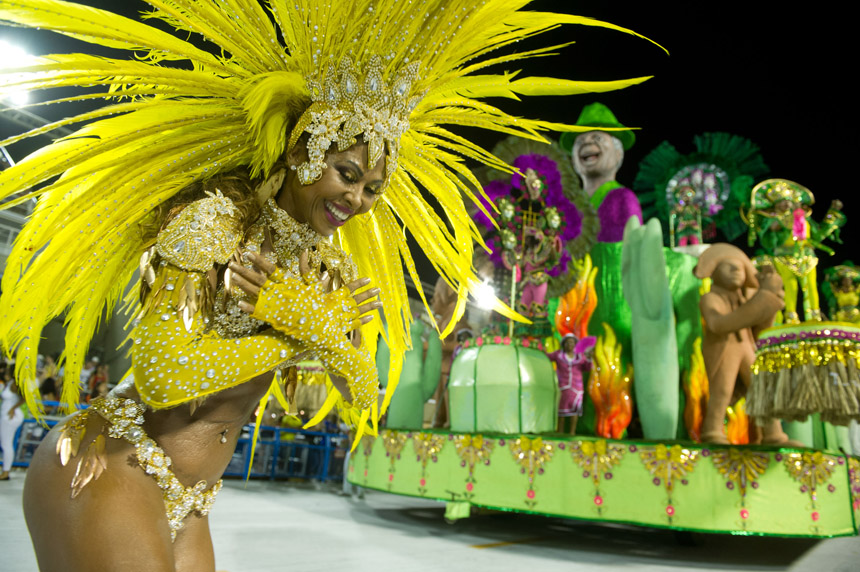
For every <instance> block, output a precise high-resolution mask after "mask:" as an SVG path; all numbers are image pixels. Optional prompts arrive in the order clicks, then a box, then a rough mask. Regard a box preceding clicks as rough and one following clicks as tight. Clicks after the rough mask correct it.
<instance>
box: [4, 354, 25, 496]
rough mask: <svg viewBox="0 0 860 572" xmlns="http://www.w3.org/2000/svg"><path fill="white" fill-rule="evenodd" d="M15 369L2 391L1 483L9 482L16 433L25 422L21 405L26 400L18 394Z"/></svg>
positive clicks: (8, 371) (10, 370)
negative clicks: (14, 375)
mask: <svg viewBox="0 0 860 572" xmlns="http://www.w3.org/2000/svg"><path fill="white" fill-rule="evenodd" d="M13 371H14V370H13V368H11V367H10V368H7V369H6V373H5V375H4V380H3V388H2V391H0V398H2V402H0V449H2V450H3V472H2V473H0V481H8V480H9V470H10V469H11V468H12V462H13V461H14V460H15V433H16V432H17V431H18V427H20V426H21V423H23V422H24V412H23V411H21V405H23V403H24V398H22V397H21V395H20V393H19V392H18V386H17V385H16V384H15V379H14V377H13Z"/></svg>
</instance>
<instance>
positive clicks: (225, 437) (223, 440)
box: [221, 429, 228, 443]
mask: <svg viewBox="0 0 860 572" xmlns="http://www.w3.org/2000/svg"><path fill="white" fill-rule="evenodd" d="M227 431H228V429H224V431H222V432H221V442H222V443H226V442H227Z"/></svg>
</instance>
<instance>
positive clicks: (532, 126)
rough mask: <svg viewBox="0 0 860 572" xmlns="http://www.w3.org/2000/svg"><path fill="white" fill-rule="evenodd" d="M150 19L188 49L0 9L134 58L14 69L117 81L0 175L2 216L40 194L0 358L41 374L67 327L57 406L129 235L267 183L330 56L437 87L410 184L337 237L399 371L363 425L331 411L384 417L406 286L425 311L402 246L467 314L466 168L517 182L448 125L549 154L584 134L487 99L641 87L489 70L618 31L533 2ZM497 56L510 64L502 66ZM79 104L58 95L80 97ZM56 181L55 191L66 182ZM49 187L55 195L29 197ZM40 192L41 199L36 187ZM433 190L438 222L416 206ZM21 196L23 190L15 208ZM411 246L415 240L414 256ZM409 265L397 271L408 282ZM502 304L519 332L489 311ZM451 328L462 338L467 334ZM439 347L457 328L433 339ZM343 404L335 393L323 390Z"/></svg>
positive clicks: (411, 146)
mask: <svg viewBox="0 0 860 572" xmlns="http://www.w3.org/2000/svg"><path fill="white" fill-rule="evenodd" d="M148 3H149V4H150V5H151V6H152V11H151V12H149V13H147V14H146V16H145V17H146V18H155V19H158V20H162V21H164V22H167V23H168V24H169V25H171V26H173V27H174V28H175V29H176V30H177V31H178V32H177V35H173V34H170V33H168V32H164V31H161V30H159V29H157V28H154V27H152V26H149V25H147V24H145V23H142V22H138V21H134V20H130V19H128V18H124V17H121V16H118V15H115V14H112V13H110V12H106V11H103V10H98V9H94V8H90V7H86V6H80V5H77V4H73V3H69V2H63V1H60V0H26V1H25V0H0V22H5V23H7V24H11V25H17V26H27V27H33V28H36V27H38V28H41V29H44V30H53V31H56V32H59V33H62V34H66V35H68V36H71V37H75V38H79V39H82V40H84V41H87V42H90V43H93V44H98V45H102V46H107V47H111V48H119V49H126V50H133V51H135V55H136V56H137V57H136V58H135V59H129V60H122V59H114V58H97V57H94V56H89V55H83V54H61V55H51V56H44V57H42V58H39V59H38V60H37V61H36V62H35V63H32V64H30V65H28V66H27V67H21V68H16V69H10V70H6V71H4V75H3V76H2V81H3V83H2V84H0V86H12V85H15V86H18V87H23V88H27V89H50V88H56V87H62V88H68V87H81V88H83V87H85V86H106V89H107V91H106V93H105V94H102V95H107V96H108V97H109V98H112V99H113V101H112V103H111V104H110V105H108V106H106V107H104V108H101V109H98V110H96V111H92V112H88V113H82V114H79V115H72V116H70V117H69V118H68V119H65V120H63V121H60V122H57V123H55V124H53V125H51V126H49V127H48V128H46V129H38V130H34V131H31V132H28V133H24V134H22V135H20V136H15V137H12V138H10V139H7V141H5V142H3V144H10V143H12V142H14V141H18V140H21V139H25V138H29V137H34V136H36V135H40V134H42V133H45V132H47V130H49V129H53V128H56V127H59V126H69V125H74V124H80V123H84V122H88V121H89V122H90V123H86V124H85V125H84V127H81V128H80V129H79V130H78V131H77V132H76V133H75V135H73V136H72V137H67V138H64V139H60V140H58V141H56V142H55V143H53V144H52V145H49V146H47V147H45V148H44V149H41V150H39V151H37V152H36V153H34V154H33V155H31V156H30V157H28V158H26V159H24V160H22V161H21V162H20V163H19V164H18V165H16V166H15V167H13V168H11V169H8V170H7V171H4V172H2V173H0V200H2V201H7V200H8V199H10V197H15V199H13V200H9V201H8V202H5V203H4V207H8V206H11V205H12V204H15V202H16V201H21V200H27V199H29V198H31V197H39V204H38V207H37V208H36V211H35V212H34V213H33V216H32V219H31V221H30V222H29V223H28V224H27V225H26V227H25V228H24V230H23V231H22V232H21V234H20V236H19V237H18V240H17V241H16V243H15V246H14V248H13V252H12V254H11V256H10V257H9V262H8V264H7V269H6V273H5V275H4V277H3V284H2V286H3V295H2V299H0V322H2V325H0V345H2V347H3V348H4V349H5V351H7V352H8V353H11V354H15V355H16V357H17V366H16V367H17V374H18V379H20V380H35V379H36V375H35V363H36V356H37V352H38V342H39V338H40V336H41V332H42V330H43V328H44V327H45V325H46V324H47V323H48V322H49V321H50V320H51V319H52V318H54V317H57V316H60V315H65V320H66V327H67V340H66V352H65V354H64V356H63V359H64V361H65V367H66V379H67V381H70V383H66V384H65V389H64V393H63V401H64V402H65V403H66V405H67V406H68V407H70V408H72V407H74V406H76V404H77V400H78V391H79V390H78V388H77V387H76V384H74V383H71V381H72V380H75V379H77V378H78V376H79V373H80V370H81V367H82V364H83V361H84V356H85V355H86V351H87V347H88V344H89V340H90V339H91V337H92V335H93V332H94V331H95V330H96V328H97V327H98V324H99V321H100V320H101V319H102V316H103V315H105V312H106V310H110V309H112V308H113V306H114V305H115V304H116V303H117V301H118V298H119V296H120V295H121V292H122V290H123V288H124V286H125V285H126V284H127V283H128V281H129V280H130V278H131V276H132V273H133V271H134V268H135V265H136V262H137V258H138V256H139V255H140V253H141V252H142V251H143V249H144V248H145V247H147V246H149V245H145V244H143V239H142V237H141V236H140V234H139V232H138V231H137V228H138V225H139V224H140V223H141V222H142V221H144V220H145V219H146V217H147V216H148V215H149V213H151V212H152V210H153V209H154V208H155V207H157V206H158V205H160V204H162V203H163V202H164V201H167V200H168V199H170V198H171V197H172V196H173V195H175V194H176V193H177V192H179V191H180V190H182V189H183V188H184V187H186V186H187V185H188V184H189V183H191V182H193V181H197V180H200V179H205V178H207V177H211V176H213V175H215V174H217V173H221V172H225V171H229V170H231V169H234V168H237V167H240V166H246V167H250V169H251V170H252V172H253V173H254V175H255V176H257V175H259V176H260V177H265V176H267V175H268V174H269V171H270V169H271V168H272V166H273V165H274V164H275V162H276V161H277V160H278V159H279V158H280V157H282V156H283V154H284V152H285V148H286V146H287V141H286V137H287V134H288V133H289V127H290V126H291V125H293V124H294V123H295V121H296V120H297V119H298V117H299V116H300V115H301V113H302V112H303V111H304V110H305V109H306V108H307V105H308V104H309V94H308V92H307V87H306V84H305V81H306V80H307V79H313V78H315V77H317V75H318V74H319V73H320V71H321V70H322V69H323V67H324V66H326V65H328V62H329V61H339V60H340V59H341V58H342V57H343V56H346V55H349V56H351V57H352V58H353V60H354V61H355V62H356V65H357V66H359V68H360V69H364V67H365V66H366V64H367V62H368V61H369V59H370V58H371V57H372V56H374V55H381V56H383V59H384V62H385V66H386V67H385V72H384V73H385V77H386V78H391V77H393V76H394V74H395V73H396V72H397V70H398V69H399V68H400V67H402V66H403V65H405V63H406V62H409V61H416V60H417V61H420V63H421V68H420V73H419V78H418V80H417V81H416V83H415V84H414V85H413V89H414V90H415V93H423V92H426V93H425V95H424V97H423V99H422V101H421V103H420V104H419V105H418V106H417V107H416V108H415V109H414V111H413V112H412V114H411V115H410V117H409V121H410V125H411V129H410V131H409V132H407V133H406V134H405V135H404V136H403V138H402V145H401V150H400V165H401V168H400V170H399V171H398V172H397V173H396V174H395V175H394V176H393V178H392V180H391V183H390V186H389V188H388V190H387V192H386V194H385V196H384V198H383V199H382V200H380V201H379V202H378V203H379V204H378V205H377V208H376V209H375V211H374V212H373V213H372V214H369V215H365V216H361V217H358V218H357V219H355V220H353V221H351V222H350V223H349V224H347V225H346V226H345V227H343V228H342V229H341V230H340V231H339V233H338V235H337V236H336V237H335V240H336V241H338V242H339V243H340V245H341V246H342V247H343V248H344V250H346V251H347V252H349V253H351V254H352V256H353V258H354V260H355V261H356V263H357V264H358V267H359V271H360V274H361V275H362V276H368V277H370V278H371V279H372V280H373V282H374V283H375V284H376V285H378V286H379V287H380V288H382V295H381V299H382V302H383V304H384V310H383V313H384V318H385V322H386V323H387V324H388V332H387V333H386V332H385V331H384V328H383V327H382V323H381V321H375V322H372V323H371V324H368V325H366V326H364V327H363V328H362V333H363V335H364V341H365V347H366V349H367V350H368V351H371V352H373V351H375V349H376V341H377V339H378V337H379V336H386V338H387V343H388V345H389V347H390V348H391V352H392V360H391V371H390V372H389V376H388V378H389V380H390V381H389V391H387V392H386V398H385V401H384V402H383V404H382V406H381V407H379V408H376V407H374V410H373V411H362V412H356V411H351V410H349V409H348V408H343V405H342V404H340V405H339V404H338V398H337V396H333V397H332V398H331V399H330V400H329V401H328V402H327V409H330V408H332V407H340V408H342V413H343V414H344V415H345V416H347V417H349V418H350V419H352V420H353V421H355V422H356V423H358V424H359V429H358V432H359V434H360V433H362V432H363V431H365V425H366V422H367V421H368V420H369V419H370V420H371V421H372V428H368V429H370V430H371V431H374V430H375V428H376V421H377V419H378V416H379V415H380V413H382V412H384V411H385V409H386V408H387V406H388V404H389V402H390V398H391V394H392V391H393V389H394V388H395V387H396V385H397V379H398V377H399V372H400V368H401V367H402V353H403V352H404V351H405V350H406V349H407V348H408V346H409V344H410V337H409V324H410V322H411V320H412V316H411V315H410V312H409V304H408V299H407V294H406V287H405V274H406V273H408V274H409V275H410V276H411V278H412V280H413V281H414V282H415V286H416V288H417V289H418V292H419V295H420V296H421V297H422V299H424V302H425V304H426V303H427V300H426V296H425V294H424V292H423V291H422V289H421V286H420V280H419V279H418V276H417V271H416V269H415V265H414V263H413V260H412V256H411V254H410V246H414V245H411V244H410V242H411V241H412V240H414V241H415V243H416V244H417V246H418V247H419V248H421V249H422V250H424V251H425V252H426V253H427V256H428V257H429V259H430V261H431V262H432V263H433V265H434V266H435V268H436V269H437V270H438V271H439V273H440V275H441V276H442V277H443V278H444V279H445V280H446V281H447V282H448V283H449V284H450V285H451V286H452V287H453V288H454V289H455V290H456V291H457V292H458V295H459V296H460V303H459V304H458V305H457V313H458V314H459V313H462V311H463V310H464V305H465V299H466V296H467V294H468V293H469V292H475V289H476V288H477V287H478V286H479V281H478V279H477V277H476V275H475V272H474V269H473V267H472V245H473V242H477V243H478V244H479V245H480V246H481V247H482V248H486V245H484V244H483V242H482V241H481V240H480V234H479V233H478V230H477V229H476V227H475V224H474V222H473V221H472V220H471V218H470V217H469V216H468V214H467V212H466V209H465V207H464V204H463V201H464V197H465V199H466V200H470V201H474V200H475V197H476V196H477V195H479V194H481V195H482V194H483V190H482V189H481V186H480V184H479V183H478V181H477V179H476V178H475V177H474V176H473V175H472V174H471V173H469V172H468V169H466V167H465V165H464V164H463V160H464V159H472V160H476V161H480V162H482V163H485V164H487V165H490V166H492V167H495V168H498V169H503V170H506V171H512V170H513V169H512V167H510V166H509V165H506V164H505V163H504V162H503V161H501V160H500V159H498V158H496V157H494V156H493V155H492V154H491V153H489V152H488V151H486V150H484V149H482V148H481V147H479V146H477V145H475V144H473V143H471V142H470V141H468V140H466V139H464V138H463V137H461V136H459V135H456V134H454V133H452V132H451V131H450V130H449V126H450V125H459V126H471V127H479V128H482V129H490V130H493V131H496V132H498V133H503V134H510V135H517V136H520V137H524V138H527V139H533V140H537V141H545V140H546V139H545V138H544V133H546V132H547V131H548V130H563V131H564V130H576V129H577V128H576V127H573V126H568V125H559V124H553V123H547V122H541V121H537V120H532V119H526V118H519V117H514V116H512V115H509V114H507V113H505V112H504V111H502V110H500V109H498V108H496V107H493V106H491V105H488V104H487V103H484V102H483V101H482V100H483V99H485V98H488V97H505V98H512V99H518V98H519V97H520V96H533V95H569V94H576V93H589V92H599V91H606V90H611V89H621V88H624V87H628V86H630V85H635V84H637V83H640V82H642V81H644V80H645V79H647V78H633V79H629V80H620V81H612V82H575V81H570V80H562V79H556V78H534V77H521V74H519V73H518V72H515V73H503V74H486V75H482V74H480V73H477V72H479V71H480V70H481V69H483V68H485V67H486V66H488V65H492V64H506V63H511V62H516V61H519V60H524V59H528V58H531V57H543V56H546V55H549V54H550V52H551V51H552V50H557V49H559V48H560V47H561V46H551V47H546V48H538V49H534V50H531V51H526V52H512V53H508V54H507V55H502V56H495V57H492V58H488V57H486V56H487V55H488V54H490V53H492V52H495V51H496V50H498V49H499V48H502V47H504V46H511V45H513V44H515V43H516V42H518V41H520V40H523V39H525V38H529V37H532V36H535V35H537V34H540V33H543V32H545V31H547V30H550V29H553V28H555V27H558V26H559V25H564V24H578V25H586V26H600V27H604V28H608V29H612V30H615V31H619V32H622V33H628V34H634V35H638V34H635V33H634V32H632V31H630V30H627V29H624V28H619V27H617V26H614V25H612V24H608V23H605V22H599V21H596V20H592V19H589V18H583V17H579V16H571V15H567V14H553V13H544V12H526V11H523V10H522V8H524V7H525V6H526V5H527V4H528V3H529V2H528V1H527V0H485V1H483V2H475V1H474V0H413V1H411V2H409V3H407V4H404V2H402V0H352V1H349V2H330V1H323V0H266V1H265V2H262V3H260V2H258V1H257V0H218V1H216V0H148ZM189 34H193V35H199V36H202V37H204V38H206V39H207V40H208V41H209V42H212V43H214V44H215V45H216V46H217V47H218V48H219V51H218V52H217V53H209V52H206V51H204V50H202V49H200V48H198V47H196V46H195V45H193V44H192V43H190V42H189V41H186V40H184V39H182V37H186V36H188V35H189ZM496 53H499V52H496ZM91 97H94V96H93V95H91V94H86V93H84V94H80V95H75V96H72V97H66V96H65V94H64V97H63V98H59V99H56V100H55V101H58V102H66V103H68V102H72V101H75V100H82V99H87V98H91ZM57 177H58V178H57ZM39 184H46V186H44V187H42V188H37V185H39ZM34 189H37V190H34ZM425 193H429V195H432V196H433V197H434V198H435V200H436V201H437V202H438V204H439V205H441V207H442V211H443V212H442V213H441V214H437V213H436V212H435V211H434V210H433V209H432V208H431V207H430V206H429V204H428V203H427V201H426V200H425V196H427V195H425ZM16 195H17V196H16ZM408 241H409V242H408ZM404 268H405V272H404ZM495 310H496V311H499V312H501V313H503V314H504V315H506V316H509V317H512V318H514V319H520V318H519V316H518V315H517V314H515V313H514V312H512V311H511V310H510V308H508V307H507V306H505V305H504V304H502V303H501V302H498V301H497V302H496V306H495ZM457 317H459V316H455V318H454V319H453V320H451V322H450V323H451V324H452V325H451V326H449V330H450V328H451V327H453V324H455V323H456V322H457ZM441 333H442V335H445V334H447V333H448V330H446V331H444V332H441ZM332 391H333V390H332ZM23 394H24V396H25V397H26V399H27V403H28V405H29V406H30V408H31V410H32V411H33V412H34V413H36V414H37V415H40V414H41V411H42V410H41V406H40V405H39V404H38V402H37V399H38V388H37V387H36V382H35V381H33V382H29V383H25V384H23ZM325 413H326V412H325V411H323V413H322V414H323V415H324V414H325Z"/></svg>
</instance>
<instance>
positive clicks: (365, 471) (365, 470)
mask: <svg viewBox="0 0 860 572" xmlns="http://www.w3.org/2000/svg"><path fill="white" fill-rule="evenodd" d="M364 476H365V477H366V476H367V469H364Z"/></svg>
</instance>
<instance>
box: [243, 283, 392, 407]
mask: <svg viewBox="0 0 860 572" xmlns="http://www.w3.org/2000/svg"><path fill="white" fill-rule="evenodd" d="M251 317H253V318H256V319H258V320H262V321H264V322H266V323H268V324H270V325H271V326H272V327H273V328H275V329H276V330H278V331H279V332H282V333H284V334H286V335H287V336H289V338H290V339H293V340H296V341H297V342H299V343H300V344H301V345H302V347H305V348H307V349H309V350H311V351H312V352H313V353H314V354H316V356H317V359H319V360H320V361H321V362H322V363H323V365H324V366H325V367H326V369H327V370H328V372H329V373H333V374H336V375H340V376H341V377H344V378H346V380H347V383H348V384H349V388H350V391H351V392H352V397H353V399H354V402H355V405H356V406H357V407H358V408H359V409H369V408H370V407H371V406H372V404H373V403H374V401H375V400H376V389H377V387H378V385H379V378H378V373H377V371H376V366H375V365H374V363H373V360H372V359H371V358H370V355H368V354H367V353H366V352H362V351H360V350H358V349H357V348H355V347H354V346H353V345H352V344H351V343H350V341H349V340H348V339H347V336H346V335H347V334H348V333H349V332H350V331H351V330H353V329H355V328H357V327H358V326H359V325H360V322H359V320H358V307H357V305H356V303H355V299H354V298H353V297H352V295H351V293H350V291H349V289H348V288H346V287H341V288H339V289H337V290H335V291H333V292H329V293H323V289H322V285H321V284H319V283H316V284H310V285H309V284H305V283H303V282H302V281H300V280H297V279H294V278H286V279H283V278H282V277H281V276H277V275H273V276H270V277H269V280H268V281H267V282H266V283H265V284H264V285H263V287H262V288H261V290H260V295H259V296H258V298H257V303H256V306H255V309H254V313H253V314H251ZM344 397H345V398H348V396H344Z"/></svg>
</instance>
